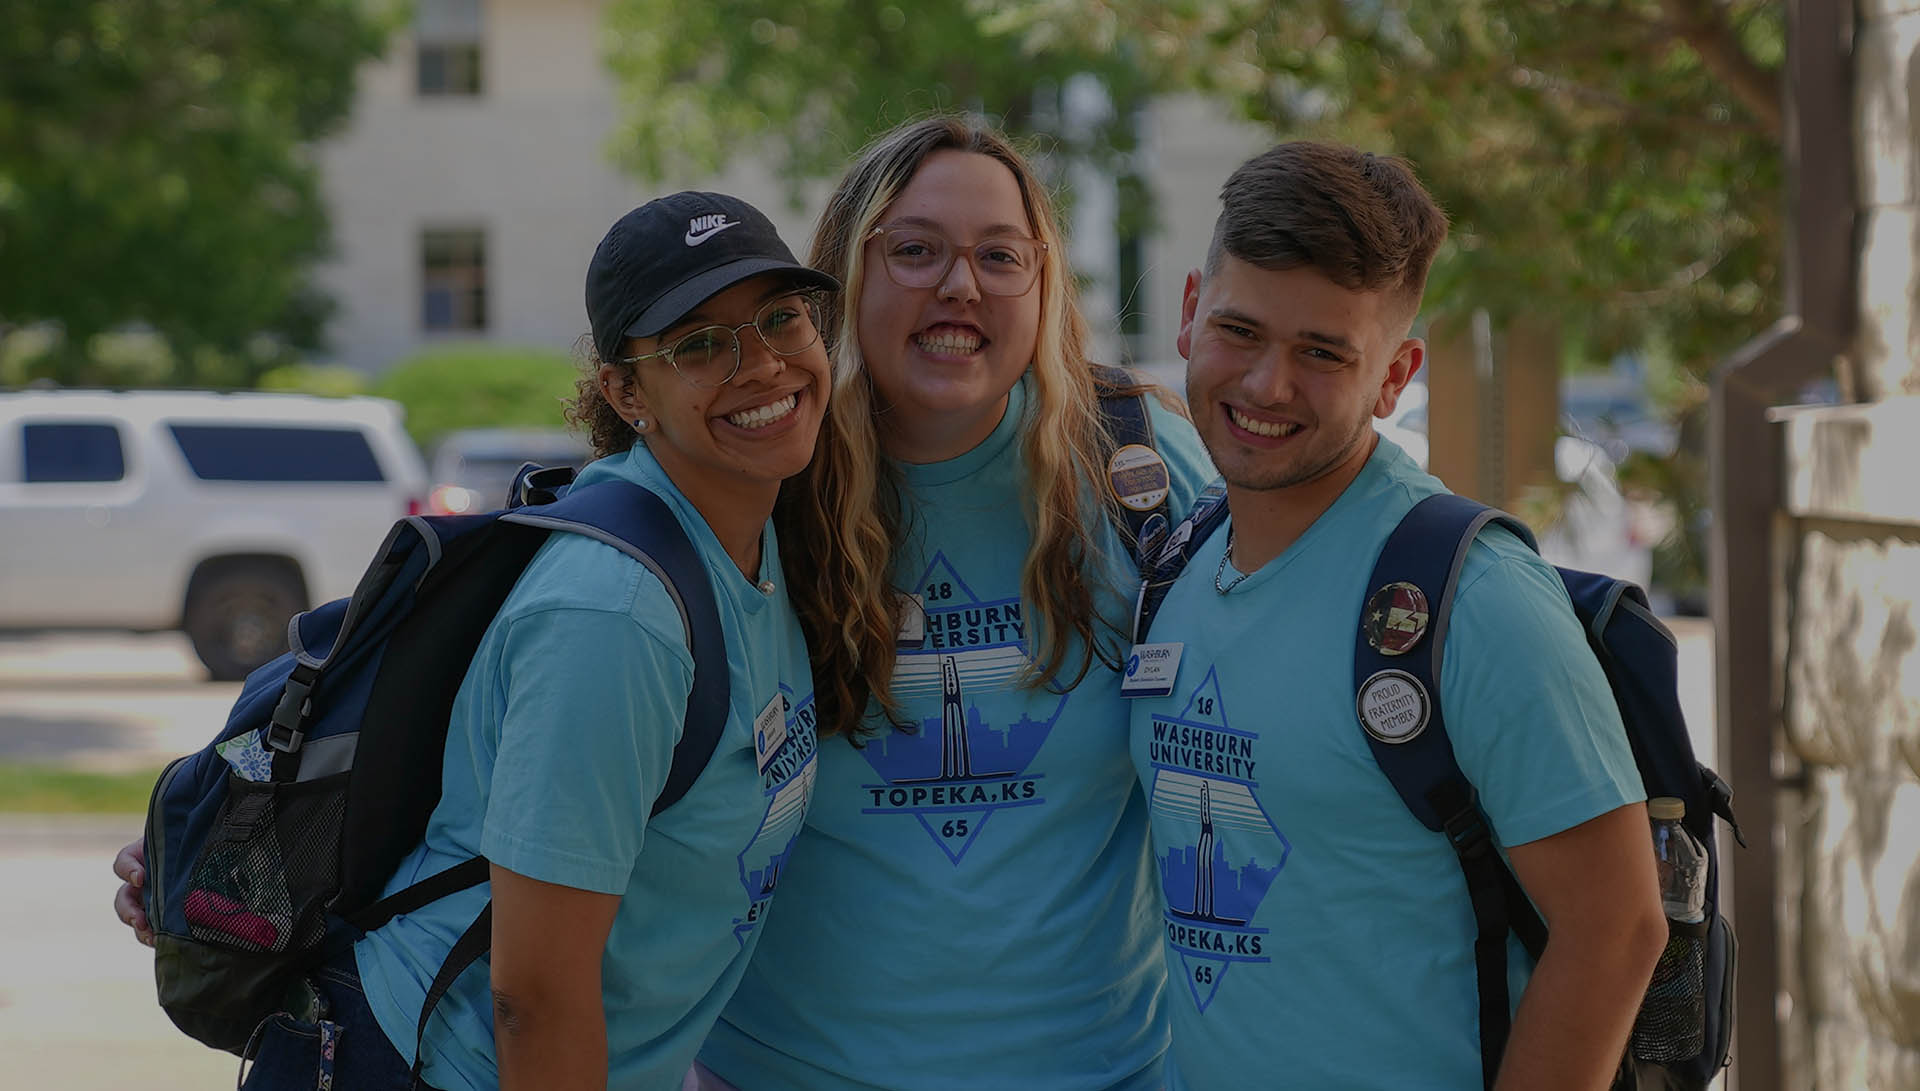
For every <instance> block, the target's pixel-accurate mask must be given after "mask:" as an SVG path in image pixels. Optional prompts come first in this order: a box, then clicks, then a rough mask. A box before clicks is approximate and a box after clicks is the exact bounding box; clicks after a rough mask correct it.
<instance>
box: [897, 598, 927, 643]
mask: <svg viewBox="0 0 1920 1091" xmlns="http://www.w3.org/2000/svg"><path fill="white" fill-rule="evenodd" d="M926 642H927V605H926V603H925V602H923V601H922V600H921V598H920V596H919V595H901V596H900V631H899V633H898V634H897V635H896V636H895V637H894V643H895V644H896V645H898V646H899V647H902V648H918V647H920V646H921V645H922V644H925V643H926Z"/></svg>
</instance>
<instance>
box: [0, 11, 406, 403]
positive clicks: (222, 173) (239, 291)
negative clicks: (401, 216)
mask: <svg viewBox="0 0 1920 1091" xmlns="http://www.w3.org/2000/svg"><path fill="white" fill-rule="evenodd" d="M389 21H390V20H389V19H388V18H387V17H385V16H382V15H380V14H378V13H376V12H374V11H373V10H372V9H371V8H370V6H369V0H5V3H4V4H0V25H4V26H5V27H6V30H5V33H3V34H0V334H4V333H6V332H7V331H8V330H9V329H15V330H17V329H20V328H23V327H33V328H41V327H48V326H51V327H53V328H55V329H56V330H57V331H59V332H60V333H62V334H63V336H60V337H58V338H55V339H53V341H52V342H51V347H50V349H49V351H47V352H46V353H44V354H43V355H41V356H39V357H38V358H37V359H36V360H35V361H34V362H32V363H31V364H30V365H29V371H30V372H32V373H33V374H36V375H43V376H48V377H52V378H55V379H58V380H60V381H63V382H112V381H115V380H116V378H117V374H116V372H115V370H114V368H113V367H112V366H111V365H110V364H109V363H106V362H103V361H101V360H100V359H98V358H97V354H96V353H95V352H94V350H93V345H94V341H95V338H96V336H97V335H99V334H102V333H104V332H106V331H110V330H117V329H123V328H128V327H132V328H144V329H146V330H149V331H151V332H152V333H153V334H154V335H155V336H157V338H158V339H159V341H160V343H161V344H162V345H163V346H164V349H165V352H164V353H163V356H164V358H165V360H166V366H165V374H164V375H163V376H162V378H161V381H163V382H164V381H171V382H176V383H202V384H244V383H246V382H248V381H250V380H251V379H252V378H253V376H254V375H255V374H257V373H258V372H259V371H260V370H262V369H264V368H266V367H268V366H271V365H272V364H274V363H276V362H279V360H280V359H281V358H282V357H283V356H284V354H285V353H286V352H287V351H288V350H290V349H298V348H307V347H312V346H314V345H315V344H316V343H317V341H318V339H319V336H320V332H321V325H322V322H323V320H324V318H325V315H326V310H327V307H326V304H325V302H324V301H323V300H322V299H321V298H320V297H319V296H318V295H317V294H316V293H315V292H314V291H313V290H312V289H311V287H310V286H309V283H308V279H307V278H308V275H309V272H310V269H311V266H312V264H313V263H314V262H315V261H316V260H317V259H319V258H320V257H322V256H323V255H324V254H325V252H326V245H327V224H326V217H325V213H324V210H323V208H322V205H321V202H320V195H319V191H318V184H317V180H316V177H315V171H314V168H313V165H312V164H311V163H310V162H309V161H308V158H307V154H306V151H305V148H306V146H307V145H308V144H309V143H310V142H312V141H314V140H316V139H318V138H319V137H321V136H323V135H324V134H326V133H327V132H328V131H329V130H330V129H331V128H332V127H333V126H335V125H336V124H337V123H338V122H340V121H341V120H342V119H343V118H344V117H345V116H346V114H347V111H348V109H349V107H350V105H351V102H352V95H353V89H354V76H355V72H356V70H357V69H358V67H359V66H360V64H361V63H362V62H364V61H367V60H370V59H372V58H374V57H376V56H378V55H379V53H380V51H381V49H382V47H383V43H384V38H385V31H386V28H387V25H388V23H389Z"/></svg>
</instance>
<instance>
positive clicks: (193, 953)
mask: <svg viewBox="0 0 1920 1091" xmlns="http://www.w3.org/2000/svg"><path fill="white" fill-rule="evenodd" d="M556 472H557V474H558V475H559V476H558V477H557V478H556V477H554V476H553V475H554V474H555V473H556ZM544 473H545V474H547V475H548V476H547V477H546V478H545V479H544V480H543V479H542V478H541V477H540V475H534V481H533V482H532V483H530V484H528V485H527V486H525V487H524V491H523V487H521V486H519V485H518V483H517V484H516V493H517V494H519V496H517V497H516V499H519V498H521V497H524V498H525V499H526V500H527V501H528V503H526V504H524V505H521V506H517V507H515V508H513V509H511V510H507V511H495V512H489V513H485V514H475V515H449V516H426V517H423V516H413V517H409V518H406V519H403V520H401V521H400V522H398V523H396V524H395V525H394V527H393V530H392V532H391V533H389V534H388V536H387V539H386V541H385V542H384V543H382V544H381V546H380V549H379V551H378V552H377V553H376V554H375V556H374V560H373V563H372V565H371V566H369V567H368V569H367V571H366V574H365V575H364V576H363V577H362V578H361V580H360V584H359V586H358V587H357V588H355V590H354V592H353V595H352V596H351V597H350V598H346V599H340V600H337V601H334V602H330V603H327V604H326V605H324V606H320V607H318V608H316V609H314V610H311V611H309V612H307V613H304V614H301V615H299V616H298V617H296V618H295V619H294V620H293V623H292V624H291V625H289V627H288V637H289V643H290V645H291V648H292V650H291V651H290V652H289V653H288V654H286V655H283V656H281V657H280V658H278V659H275V660H273V661H272V662H270V663H267V664H265V665H264V666H261V667H260V668H259V669H257V670H255V671H254V672H253V673H252V674H251V675H249V676H248V677H247V680H246V683H245V685H244V686H243V688H242V690H241V693H240V697H239V699H238V700H237V701H236V702H235V703H234V706H233V711H232V713H231V714H230V716H229V718H228V720H227V724H226V726H225V727H224V728H222V729H221V731H220V733H219V735H218V736H216V737H215V739H214V741H213V742H212V743H211V744H209V745H208V746H207V747H206V748H205V749H203V750H200V751H198V752H196V753H193V754H190V755H188V756H186V757H184V758H181V759H179V760H177V761H175V762H173V763H172V764H170V765H168V766H167V768H166V769H165V771H164V772H162V773H161V775H160V779H159V782H158V784H157V785H156V786H155V788H154V792H153V801H152V804H151V806H150V808H149V810H148V814H147V827H146V844H147V871H148V881H147V884H146V891H145V898H146V909H147V916H148V919H149V920H150V921H152V926H153V929H154V933H155V942H154V949H155V957H154V976H155V979H156V982H157V984H158V988H159V994H160V1004H161V1007H162V1008H164V1009H165V1010H166V1012H167V1014H168V1016H170V1017H171V1018H172V1019H173V1021H174V1023H175V1024H176V1025H178V1026H179V1027H180V1029H181V1030H183V1031H185V1032H186V1033H187V1034H189V1035H191V1036H192V1037H194V1038H196V1039H198V1040H200V1041H202V1042H204V1043H206V1044H207V1045H210V1046H214V1047H217V1048H220V1049H225V1050H228V1051H231V1052H234V1053H242V1052H243V1051H244V1050H245V1048H246V1046H247V1044H248V1041H249V1038H250V1036H251V1035H252V1033H253V1031H254V1029H255V1027H257V1026H258V1025H259V1024H260V1022H261V1021H262V1020H263V1019H265V1018H266V1017H267V1016H268V1015H270V1014H271V1013H273V1012H275V1011H282V1010H289V1011H295V1012H298V1011H301V1010H302V1005H303V1004H304V1003H305V1002H306V997H307V994H306V993H305V991H304V990H305V981H306V975H307V974H308V972H309V971H311V970H312V969H313V968H314V967H315V966H317V965H318V964H319V963H320V962H321V961H322V960H323V959H324V958H326V957H327V956H328V955H329V954H330V953H332V952H335V951H337V950H339V949H340V948H341V947H343V946H344V945H347V944H350V943H352V942H353V941H354V940H356V939H358V938H359V936H360V935H361V934H363V933H364V932H366V931H368V930H371V929H374V928H377V927H379V926H380V925H381V924H382V923H384V922H385V921H386V920H388V919H389V918H391V917H393V916H395V915H398V914H401V913H406V912H410V911H412V910H415V909H418V908H419V907H421V906H424V905H426V904H428V903H429V902H432V901H434V900H435V899H437V898H441V897H444V896H446V895H448V894H451V893H454V892H455V891H459V890H465V889H468V888H470V887H472V886H475V885H477V884H479V883H481V882H483V881H485V880H486V878H487V870H488V865H487V861H486V860H485V859H483V858H475V859H473V860H469V861H466V862H464V863H462V864H458V865H455V866H454V867H452V868H449V869H448V870H446V871H443V872H441V873H439V874H437V875H434V876H432V877H429V878H428V879H425V880H423V881H422V882H420V883H418V884H415V885H414V886H411V887H408V888H407V889H405V890H402V891H398V892H396V893H395V894H393V895H392V896H391V897H388V898H385V899H382V898H381V892H382V890H383V889H384V888H385V886H386V884H387V882H388V880H389V879H390V878H392V876H393V873H394V871H395V869H396V868H397V867H398V866H399V864H400V861H401V860H402V859H403V858H405V856H406V855H407V854H408V853H410V852H411V851H412V850H413V849H414V848H415V847H416V846H417V845H418V844H419V843H420V840H421V837H422V836H423V834H424V833H425V831H426V827H427V820H428V818H429V817H430V816H431V815H432V813H433V809H434V806H435V805H436V804H437V803H438V802H439V799H440V786H441V761H442V758H443V756H444V754H445V749H446V733H447V726H448V725H447V721H448V717H449V714H450V710H451V708H452V705H453V698H454V695H455V693H456V692H457V691H458V690H459V688H460V683H461V681H462V679H464V678H465V676H466V672H467V667H468V665H469V663H470V662H471V660H472V658H473V654H474V652H475V650H476V649H477V648H478V646H479V643H480V638H481V636H482V635H483V634H484V633H485V631H486V629H487V626H488V624H489V623H490V622H492V620H493V617H494V614H495V613H496V612H497V611H498V610H499V608H500V606H501V604H502V603H503V602H504V601H505V600H506V597H507V594H508V593H509V592H510V591H512V589H513V586H514V583H515V582H516V581H517V580H518V579H519V576H520V573H521V571H522V570H523V569H525V568H526V566H527V563H528V562H529V561H531V560H532V559H533V556H534V553H535V552H536V551H537V550H538V549H539V548H540V546H541V544H542V543H544V542H545V541H546V540H547V537H548V535H549V534H550V533H552V532H555V531H561V532H566V533H572V534H582V535H586V536H587V537H590V538H594V539H596V540H599V541H601V542H604V543H606V544H608V545H610V546H613V547H614V548H616V549H619V550H621V551H623V552H625V553H627V554H629V555H631V556H633V557H634V558H635V559H636V560H638V561H640V563H641V564H643V565H645V566H647V567H648V568H649V569H651V570H652V571H653V572H654V573H655V574H656V575H658V576H659V577H660V580H661V582H662V583H664V584H665V585H666V587H667V589H668V591H669V593H670V594H671V595H672V596H673V597H674V599H675V601H676V603H677V604H678V605H679V606H680V610H681V615H682V620H683V621H684V622H685V624H686V629H687V639H688V646H689V647H690V648H691V650H692V652H693V660H694V679H693V690H692V693H691V694H690V695H689V696H688V698H687V707H686V719H685V723H684V731H683V735H682V739H681V741H680V744H679V745H678V746H677V747H676V748H675V750H674V758H673V767H672V769H671V771H670V773H669V776H668V778H667V782H666V786H665V788H664V789H663V791H662V793H661V795H660V797H659V799H658V800H657V801H656V802H655V804H654V813H656V814H658V813H659V812H660V811H661V810H663V809H664V808H666V807H667V806H670V805H671V804H672V803H674V802H675V801H676V800H678V799H679V798H680V797H681V796H682V795H684V794H685V792H686V790H687V788H688V787H689V786H690V785H691V784H692V783H693V781H694V780H695V778H697V777H698V776H699V775H700V773H701V771H702V770H704V769H705V768H706V764H707V761H708V759H709V758H711V757H712V755H713V751H714V747H715V746H716V744H717V743H718V741H719V738H720V734H721V731H722V729H723V728H724V726H725V723H726V716H727V699H728V693H727V690H728V682H727V657H726V647H725V643H724V637H723V635H722V631H721V628H720V618H719V614H718V611H717V607H716V605H715V601H714V596H713V588H712V585H711V583H710V582H709V580H708V578H707V573H706V567H705V565H704V564H703V563H702V561H701V558H700V555H699V552H698V550H697V549H696V548H695V546H694V545H693V543H692V542H691V541H690V540H688V538H687V536H686V533H685V531H683V530H682V529H681V527H680V524H679V522H678V520H676V519H675V518H674V517H673V513H672V512H671V511H670V510H669V509H668V508H667V506H666V504H665V502H664V501H662V500H661V499H660V497H658V496H656V495H655V494H653V493H652V492H649V491H648V490H646V489H644V488H642V487H640V486H638V485H633V484H629V483H627V482H617V481H610V482H603V483H599V484H595V485H591V486H587V487H585V488H581V489H577V490H574V491H572V492H571V493H569V494H567V495H564V496H563V497H560V498H558V499H556V498H555V493H556V492H557V491H559V490H561V489H563V488H564V483H565V481H566V480H568V479H570V477H571V471H567V470H565V468H558V469H557V471H545V472H544ZM522 476H523V477H525V476H526V473H525V471H523V474H522ZM554 727H555V729H556V730H564V729H565V728H566V727H567V725H565V724H555V725H554ZM491 911H492V906H491V904H489V905H488V906H487V908H486V909H485V910H483V911H482V912H481V914H480V915H479V918H478V919H477V920H476V921H475V922H474V925H473V927H472V928H470V929H469V930H468V931H467V933H466V935H464V936H462V937H461V939H460V941H459V942H458V943H457V944H456V945H455V947H454V949H453V952H452V953H451V954H450V955H449V956H448V958H447V961H446V964H445V965H443V966H442V968H441V971H440V974H439V976H438V978H437V979H436V980H435V982H434V985H433V988H432V989H431V990H430V991H429V993H428V995H427V1000H426V1004H425V1006H424V1007H423V1009H422V1011H421V1013H420V1030H421V1032H422V1033H423V1034H424V1032H425V1027H426V1021H427V1016H428V1014H429V1013H431V1011H432V1009H433V1007H434V1005H435V1004H437V1003H438V1001H439V999H440V997H441V996H442V995H444V993H445V991H446V989H447V988H448V987H450V986H451V985H452V983H453V980H454V978H456V977H458V976H459V974H460V972H461V971H463V970H464V969H466V967H467V966H469V965H471V964H472V963H473V962H474V961H475V960H476V959H478V958H479V957H480V956H481V955H483V954H485V952H486V951H487V949H488V947H489V946H490V944H491V928H490V925H491Z"/></svg>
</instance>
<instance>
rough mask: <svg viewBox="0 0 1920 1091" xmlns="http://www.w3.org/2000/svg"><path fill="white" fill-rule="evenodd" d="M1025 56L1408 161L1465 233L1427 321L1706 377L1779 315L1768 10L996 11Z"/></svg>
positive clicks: (1299, 7)
mask: <svg viewBox="0 0 1920 1091" xmlns="http://www.w3.org/2000/svg"><path fill="white" fill-rule="evenodd" d="M994 3H995V8H994V10H993V12H992V13H991V14H990V16H989V21H990V22H991V23H992V24H993V25H996V26H999V27H1002V28H1007V29H1012V30H1015V31H1017V32H1018V33H1019V34H1020V35H1021V36H1022V40H1023V42H1025V43H1026V46H1027V48H1041V47H1042V46H1043V45H1044V44H1047V43H1057V42H1069V41H1070V42H1073V43H1075V48H1079V49H1087V48H1093V49H1100V48H1113V49H1119V50H1123V51H1125V52H1127V53H1128V54H1129V55H1133V56H1137V57H1140V58H1141V59H1142V63H1143V64H1144V65H1145V66H1146V67H1147V68H1148V70H1149V71H1150V72H1151V73H1152V79H1153V80H1154V81H1155V83H1156V84H1158V85H1159V86H1163V87H1191V88H1197V89H1200V90H1203V91H1206V92H1209V93H1211V94H1214V95H1216V96H1219V97H1222V98H1224V99H1226V100H1228V101H1230V102H1232V103H1234V104H1236V105H1237V107H1238V108H1239V109H1240V111H1241V112H1242V113H1243V114H1245V115H1246V116H1247V117H1249V118H1252V119H1254V120H1257V121H1260V122H1264V123H1265V124H1267V125H1269V126H1271V127H1272V128H1273V130H1274V131H1275V134H1276V136H1279V137H1286V138H1291V137H1296V136H1326V137H1332V138H1337V139H1346V140H1349V141H1352V142H1355V143H1359V144H1361V145H1362V146H1366V147H1369V148H1375V149H1379V150H1383V151H1392V152H1396V153H1398V154H1402V155H1405V156H1407V157H1408V158H1409V159H1411V160H1412V161H1413V162H1414V163H1415V165H1416V167H1417V168H1418V170H1419V171H1420V173H1421V175H1422V177H1423V179H1424V180H1425V181H1426V182H1427V183H1428V185H1429V186H1430V187H1431V188H1432V189H1433V191H1434V193H1435V195H1436V197H1438V198H1439V199H1440V201H1441V203H1442V205H1443V206H1444V207H1446V209H1447V210H1448V212H1449V213H1450V215H1451V216H1452V218H1453V221H1454V234H1453V241H1452V243H1451V245H1450V247H1449V249H1448V250H1447V251H1446V252H1445V253H1444V254H1443V256H1442V260H1441V262H1440V263H1439V265H1438V267H1437V268H1436V270H1435V278H1434V281H1433V284H1432V290H1431V292H1430V294H1429V300H1430V302H1432V303H1434V304H1436V305H1437V306H1438V307H1439V308H1440V309H1445V308H1448V307H1453V308H1465V307H1486V308H1488V309H1489V310H1491V311H1492V312H1493V313H1494V314H1495V316H1496V317H1501V316H1510V315H1514V314H1519V313H1528V314H1533V315H1544V316H1546V317H1550V318H1552V319H1555V320H1557V321H1558V322H1559V324H1560V325H1561V327H1562V328H1563V329H1565V330H1567V331H1569V333H1570V334H1571V335H1572V336H1573V337H1574V338H1576V339H1578V341H1579V342H1580V343H1581V344H1582V345H1583V346H1584V348H1585V349H1586V350H1587V351H1588V352H1590V353H1592V354H1594V355H1598V356H1601V357H1604V356H1605V355H1606V354H1608V353H1611V352H1612V351H1616V350H1619V349H1623V348H1632V347H1647V346H1649V345H1655V346H1660V347H1663V348H1664V349H1665V350H1666V351H1668V352H1671V353H1672V354H1673V355H1674V356H1675V357H1676V358H1677V359H1679V360H1681V361H1683V362H1685V363H1686V364H1688V365H1689V366H1691V367H1693V368H1696V369H1704V368H1705V367H1706V366H1708V365H1710V364H1711V363H1712V362H1714V361H1715V360H1717V359H1719V358H1720V357H1721V356H1723V355H1724V354H1725V353H1727V352H1729V351H1731V350H1732V349H1733V348H1735V347H1737V346H1738V345H1739V344H1741V343H1742V342H1744V341H1745V340H1747V339H1748V338H1750V337H1751V336H1753V335H1754V334H1756V333H1757V332H1758V331H1759V330H1761V329H1762V328H1764V326H1765V325H1766V324H1767V323H1768V322H1770V321H1771V319H1772V318H1773V317H1774V315H1775V313H1776V312H1777V310H1778V307H1779V298H1778V296H1779V263H1780V259H1781V246H1782V231H1783V217H1784V215H1785V208H1784V194H1783V190H1782V186H1783V174H1782V165H1781V160H1780V124H1781V119H1780V91H1779V86H1778V81H1779V72H1780V68H1781V65H1782V62H1783V60H1784V29H1783V26H1782V23H1781V12H1780V5H1778V4H1776V3H1772V2H1770V0H1280V2H1275V0H1175V2H1170V3H1169V2H1163V0H994Z"/></svg>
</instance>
